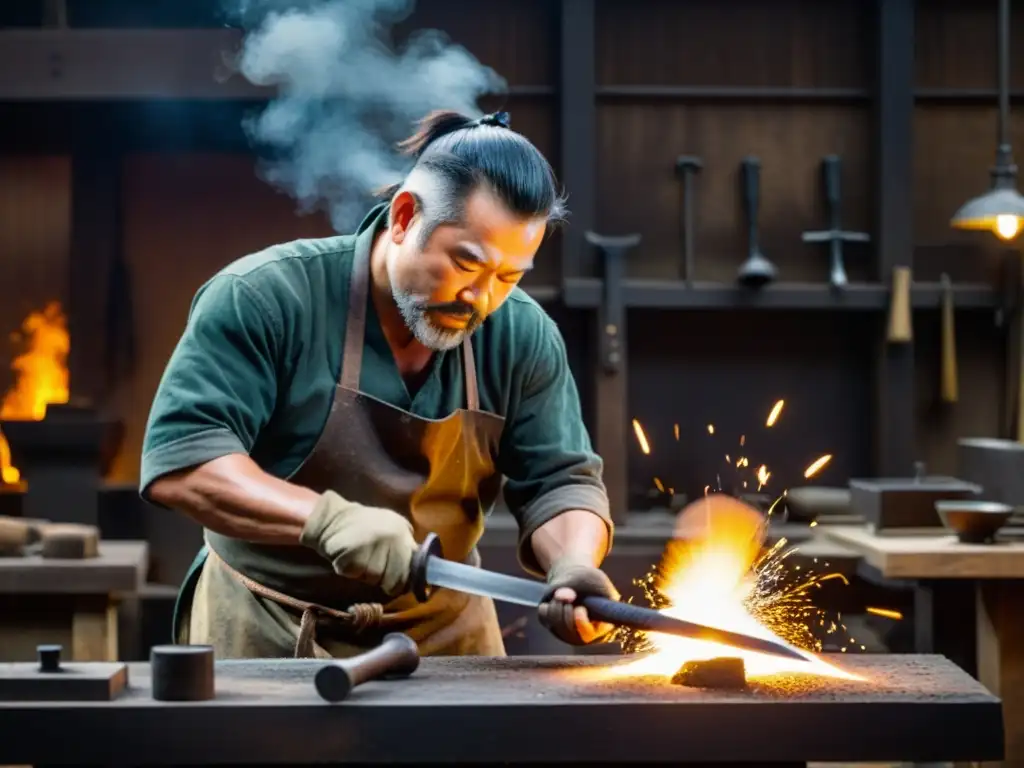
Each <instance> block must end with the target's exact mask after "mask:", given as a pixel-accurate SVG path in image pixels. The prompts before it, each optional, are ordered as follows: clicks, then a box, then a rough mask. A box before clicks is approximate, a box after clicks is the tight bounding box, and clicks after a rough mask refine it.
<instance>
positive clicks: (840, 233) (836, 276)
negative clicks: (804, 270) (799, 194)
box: [802, 155, 871, 288]
mask: <svg viewBox="0 0 1024 768" xmlns="http://www.w3.org/2000/svg"><path fill="white" fill-rule="evenodd" d="M842 176H843V171H842V164H841V161H840V159H839V155H827V156H826V157H824V158H822V160H821V181H822V189H823V191H824V193H825V210H826V215H827V216H828V222H829V228H828V229H823V230H820V231H817V232H804V233H803V235H802V239H803V241H804V242H805V243H828V246H829V255H830V256H831V262H832V264H831V269H830V271H829V283H830V284H831V285H832V286H833V287H834V288H844V287H846V284H847V282H849V281H848V279H847V277H846V265H845V264H844V263H843V243H869V242H871V236H870V235H868V233H867V232H847V231H846V230H844V229H843V226H842V185H841V182H842Z"/></svg>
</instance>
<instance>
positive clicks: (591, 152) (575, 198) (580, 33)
mask: <svg viewBox="0 0 1024 768" xmlns="http://www.w3.org/2000/svg"><path fill="white" fill-rule="evenodd" d="M594 4H595V0H562V20H561V45H560V52H561V57H562V61H561V83H560V98H561V101H560V109H561V112H560V123H561V155H562V163H561V165H562V173H561V176H562V183H563V184H564V185H565V188H566V189H567V190H568V192H569V208H570V210H571V212H572V216H571V217H570V219H569V224H568V226H567V227H566V228H565V231H564V233H563V236H562V276H563V277H564V278H569V277H583V276H586V275H588V274H590V265H591V264H592V263H593V259H592V255H591V253H590V249H589V248H588V247H587V244H586V242H585V240H584V233H585V232H587V230H591V229H593V228H594V217H595V215H596V207H597V190H596V187H597V166H596V163H597V148H596V147H597V106H596V91H597V68H596V67H597V63H596V56H597V53H596V45H597V44H596V40H595V35H596V29H595V18H594V17H595V13H596V12H595V8H594ZM602 234H611V233H602Z"/></svg>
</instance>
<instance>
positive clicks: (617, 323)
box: [585, 232, 641, 373]
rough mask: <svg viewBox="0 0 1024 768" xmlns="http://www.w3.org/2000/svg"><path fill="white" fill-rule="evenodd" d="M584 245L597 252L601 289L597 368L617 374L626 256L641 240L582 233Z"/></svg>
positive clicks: (620, 343)
mask: <svg viewBox="0 0 1024 768" xmlns="http://www.w3.org/2000/svg"><path fill="white" fill-rule="evenodd" d="M585 237H586V238H587V242H588V243H590V244H591V245H593V246H594V247H596V248H597V249H598V250H600V251H601V261H602V263H603V265H604V285H603V290H602V300H601V323H602V330H601V364H602V366H603V367H604V370H605V372H606V373H618V371H619V368H620V367H621V366H622V346H623V345H624V344H625V339H623V334H624V333H625V327H626V302H625V298H624V296H623V287H624V284H625V281H626V252H627V251H628V250H629V249H630V248H635V247H636V246H637V245H639V244H640V239H641V236H640V235H639V234H634V235H622V236H621V237H606V236H604V235H599V234H597V233H596V232H586V233H585Z"/></svg>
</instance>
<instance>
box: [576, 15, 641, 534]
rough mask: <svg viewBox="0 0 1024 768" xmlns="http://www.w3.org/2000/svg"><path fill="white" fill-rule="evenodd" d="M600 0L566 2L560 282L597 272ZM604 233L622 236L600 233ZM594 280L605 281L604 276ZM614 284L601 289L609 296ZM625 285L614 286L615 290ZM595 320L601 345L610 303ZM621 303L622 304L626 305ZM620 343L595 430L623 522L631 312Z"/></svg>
mask: <svg viewBox="0 0 1024 768" xmlns="http://www.w3.org/2000/svg"><path fill="white" fill-rule="evenodd" d="M595 15H596V9H595V0H562V19H561V41H560V42H561V46H560V50H561V56H562V60H561V83H560V96H561V98H560V104H559V106H560V128H561V159H562V163H561V165H562V173H561V176H562V183H563V184H564V185H565V188H566V190H567V191H568V193H569V209H570V211H571V216H570V218H569V224H568V226H567V227H566V228H565V230H564V232H563V235H562V280H563V281H569V280H573V279H577V278H580V277H585V276H590V275H592V274H593V263H594V254H593V248H592V247H591V246H590V245H589V244H588V243H587V241H586V233H587V232H588V231H591V230H593V229H594V227H593V224H594V221H595V218H596V208H597V191H596V187H597V150H596V142H597V138H596V137H597V101H596V92H597V62H596V21H595ZM598 234H601V235H610V234H617V233H611V232H599V233H598ZM603 277H604V280H609V279H612V280H617V281H621V280H622V279H623V278H624V277H625V274H624V272H623V273H621V274H620V273H616V274H615V275H605V276H603ZM594 282H595V284H597V285H599V286H603V283H602V281H601V280H594ZM608 287H609V286H604V287H603V288H599V289H598V295H599V296H600V295H607V294H608V290H607V289H608ZM619 287H621V286H619V285H615V286H612V288H613V293H615V294H617V293H618V292H617V289H618V288H619ZM594 307H595V308H597V309H598V311H597V312H595V313H594V314H593V315H592V317H591V318H590V323H591V332H590V334H589V338H590V339H592V340H593V342H592V343H593V344H594V347H595V348H596V349H597V350H602V349H603V348H604V346H605V342H606V329H607V327H608V321H607V319H606V318H605V314H606V309H607V307H605V306H603V302H601V301H600V300H599V301H598V302H597V303H596V304H595V305H594ZM620 308H621V307H620ZM620 314H621V313H620ZM616 333H617V334H618V337H617V338H618V340H619V345H620V346H619V351H618V355H619V357H618V359H619V364H618V365H617V366H616V370H614V371H609V370H608V369H607V367H606V366H605V365H604V363H603V361H602V354H601V352H600V351H599V352H598V353H597V354H595V355H593V356H592V359H593V360H594V367H593V381H594V384H593V386H594V387H595V393H594V394H595V397H594V413H593V425H594V429H593V435H594V438H593V439H594V444H595V447H596V449H597V452H598V453H599V454H601V457H602V458H603V459H604V484H605V488H606V489H607V492H608V501H609V502H610V504H611V510H612V517H613V518H614V520H615V522H616V523H617V524H623V523H625V522H627V518H628V516H629V475H628V458H629V451H628V450H627V446H628V443H627V431H628V424H629V414H628V407H629V401H628V386H629V381H628V365H627V360H628V358H629V355H628V350H627V349H626V347H627V343H626V342H627V340H626V324H625V316H624V315H622V316H621V317H619V320H618V321H617V327H616Z"/></svg>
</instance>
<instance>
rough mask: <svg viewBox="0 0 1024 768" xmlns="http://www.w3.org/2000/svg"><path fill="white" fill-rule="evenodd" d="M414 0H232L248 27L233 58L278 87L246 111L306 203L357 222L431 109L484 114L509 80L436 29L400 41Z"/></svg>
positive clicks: (248, 73) (253, 133)
mask: <svg viewBox="0 0 1024 768" xmlns="http://www.w3.org/2000/svg"><path fill="white" fill-rule="evenodd" d="M413 6H414V0H331V1H328V2H324V1H323V0H320V1H319V2H315V1H313V0H306V1H305V2H303V1H302V0H292V2H284V1H283V0H235V1H234V2H233V3H232V4H231V8H230V9H228V11H229V17H230V21H231V23H233V24H235V25H238V26H241V27H242V29H243V30H244V33H245V36H244V40H243V45H242V49H241V51H240V52H239V54H238V57H237V60H236V61H235V62H234V65H235V67H236V68H237V70H238V71H239V72H240V73H241V74H242V75H243V76H244V77H246V78H247V79H248V80H249V81H250V82H252V83H254V84H256V85H266V86H272V87H274V88H276V91H277V95H276V98H274V99H273V100H272V101H271V102H270V103H269V105H268V106H266V107H265V108H264V109H263V110H262V111H261V112H260V113H259V114H257V115H255V116H254V117H252V118H251V119H249V120H247V121H246V125H245V129H246V131H247V133H248V135H249V138H250V140H252V141H253V142H254V143H256V144H258V145H260V147H261V151H262V152H263V154H266V155H268V159H266V160H265V161H263V163H262V167H261V169H260V172H261V175H262V177H263V178H264V179H265V180H266V181H268V182H269V183H271V184H273V185H274V186H276V187H278V188H280V189H282V190H284V191H285V192H287V193H288V194H290V195H292V196H294V197H295V199H296V200H297V201H298V202H299V205H300V209H301V210H302V211H303V212H308V211H311V210H315V209H318V208H325V209H326V210H327V211H328V212H329V213H330V216H331V221H332V224H333V225H334V227H335V229H336V230H338V231H339V232H346V231H351V230H352V229H353V227H354V226H355V224H357V223H358V221H359V219H360V218H361V217H362V215H364V214H365V212H366V210H367V207H368V206H369V204H370V202H371V196H372V192H373V191H374V190H376V189H379V188H380V187H383V186H385V185H388V184H392V183H395V182H397V181H400V180H401V179H402V178H403V176H404V174H405V172H406V171H407V170H408V166H409V160H408V158H405V157H403V156H401V155H400V154H399V153H398V152H397V151H396V150H395V147H394V145H395V142H396V141H398V140H400V139H402V138H405V137H406V136H408V135H409V134H410V133H411V132H412V130H413V129H414V124H415V122H416V121H417V120H418V119H419V118H421V117H423V115H425V114H426V113H427V112H429V111H430V110H433V109H454V110H458V111H460V112H462V113H463V114H467V115H476V114H479V109H478V107H477V99H478V98H479V97H480V96H482V95H484V94H486V93H500V92H501V91H503V90H504V88H505V82H504V80H503V79H502V78H501V77H500V76H499V75H498V74H497V73H495V72H494V71H493V70H491V69H490V68H488V67H485V66H484V65H482V64H481V63H480V62H479V61H477V60H476V59H475V58H474V57H473V56H472V55H470V53H469V52H468V51H467V50H466V49H465V48H463V47H461V46H459V45H457V44H454V43H452V42H450V41H449V40H448V39H447V37H446V36H445V35H444V34H443V33H442V32H439V31H437V30H420V31H417V32H416V33H414V34H413V35H411V36H410V37H409V38H408V40H407V42H405V43H404V44H403V45H402V46H401V47H397V46H396V45H394V44H393V42H392V40H391V30H392V28H393V27H394V26H395V25H396V24H398V23H399V22H401V21H403V20H405V19H407V18H408V17H409V15H410V14H411V13H412V11H413Z"/></svg>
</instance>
